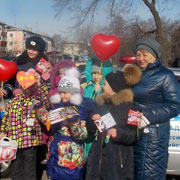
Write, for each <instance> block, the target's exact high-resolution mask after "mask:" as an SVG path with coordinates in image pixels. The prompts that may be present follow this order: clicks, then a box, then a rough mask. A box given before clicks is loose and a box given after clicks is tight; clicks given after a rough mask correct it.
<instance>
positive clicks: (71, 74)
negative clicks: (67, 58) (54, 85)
mask: <svg viewBox="0 0 180 180" xmlns="http://www.w3.org/2000/svg"><path fill="white" fill-rule="evenodd" d="M79 75H80V73H79V71H78V69H77V68H76V67H72V68H69V69H67V70H66V71H65V76H64V77H63V78H62V79H61V80H60V82H59V85H58V90H59V91H60V92H61V91H62V92H68V93H71V94H72V96H71V98H70V102H71V103H72V104H74V105H80V104H81V102H82V96H81V87H80V81H79Z"/></svg>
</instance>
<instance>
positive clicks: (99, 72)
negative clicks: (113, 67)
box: [98, 62, 103, 82]
mask: <svg viewBox="0 0 180 180" xmlns="http://www.w3.org/2000/svg"><path fill="white" fill-rule="evenodd" d="M102 65H103V63H102V62H101V64H100V69H99V73H98V74H99V76H100V74H101V70H102ZM99 81H100V77H99V78H98V82H99Z"/></svg>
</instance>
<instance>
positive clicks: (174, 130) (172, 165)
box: [167, 68, 180, 175]
mask: <svg viewBox="0 0 180 180" xmlns="http://www.w3.org/2000/svg"><path fill="white" fill-rule="evenodd" d="M170 69H171V70H172V71H173V72H174V74H175V75H176V77H177V79H178V82H179V83H180V68H170ZM179 90H180V88H179ZM167 174H170V175H180V115H178V116H177V117H175V118H172V119H171V120H170V139H169V161H168V168H167Z"/></svg>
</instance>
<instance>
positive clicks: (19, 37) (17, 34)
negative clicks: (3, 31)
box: [7, 27, 54, 56]
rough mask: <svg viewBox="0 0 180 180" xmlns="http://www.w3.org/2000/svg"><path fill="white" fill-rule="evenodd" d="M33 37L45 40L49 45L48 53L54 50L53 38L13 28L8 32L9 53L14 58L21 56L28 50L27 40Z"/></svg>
mask: <svg viewBox="0 0 180 180" xmlns="http://www.w3.org/2000/svg"><path fill="white" fill-rule="evenodd" d="M31 36H40V37H41V38H42V39H44V40H45V41H46V43H47V47H46V51H47V52H49V51H53V50H54V41H53V39H52V38H50V37H48V36H44V35H40V34H37V33H34V32H31V31H28V30H24V29H19V28H14V27H11V28H9V29H8V31H7V52H8V53H9V54H10V55H12V56H16V55H18V54H21V53H22V52H23V51H24V50H25V49H26V47H25V42H26V39H27V38H29V37H31Z"/></svg>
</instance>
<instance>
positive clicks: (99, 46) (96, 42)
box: [91, 33, 121, 62]
mask: <svg viewBox="0 0 180 180" xmlns="http://www.w3.org/2000/svg"><path fill="white" fill-rule="evenodd" d="M91 45H92V48H93V50H94V52H95V54H96V55H97V57H98V58H99V60H100V61H102V62H103V61H106V60H108V59H109V58H110V57H111V56H113V55H114V54H115V53H116V52H117V50H118V49H119V48H120V46H121V41H120V39H119V38H118V37H116V36H114V35H105V34H102V33H97V34H95V35H94V36H93V37H92V39H91Z"/></svg>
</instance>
